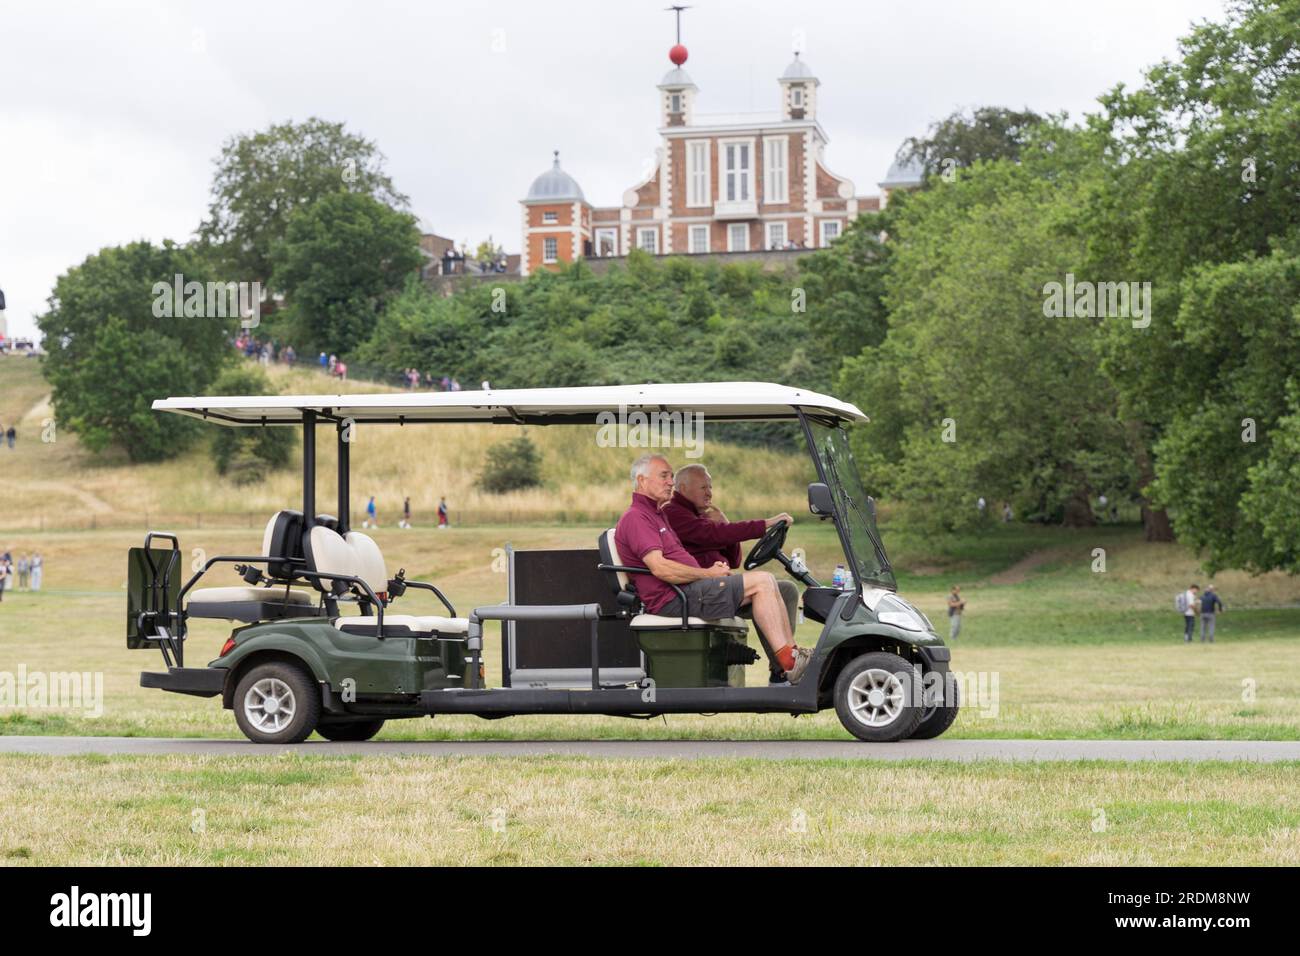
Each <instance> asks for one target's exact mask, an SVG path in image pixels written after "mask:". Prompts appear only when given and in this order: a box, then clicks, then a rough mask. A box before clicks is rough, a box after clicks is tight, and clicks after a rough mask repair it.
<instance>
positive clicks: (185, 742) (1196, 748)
mask: <svg viewBox="0 0 1300 956" xmlns="http://www.w3.org/2000/svg"><path fill="white" fill-rule="evenodd" d="M0 753H33V754H54V755H67V754H86V753H94V754H197V755H204V756H243V755H249V754H256V755H258V756H272V755H275V754H279V753H296V754H302V755H304V756H306V755H313V756H334V755H340V754H357V755H362V756H387V755H397V754H417V755H421V756H430V757H535V756H544V755H562V756H570V757H631V758H638V759H644V758H678V759H697V758H701V757H755V758H761V759H767V760H791V759H804V760H808V759H812V760H826V759H836V760H962V761H966V760H987V759H992V760H1031V761H1050V760H1251V761H1264V762H1273V761H1278V760H1295V761H1300V742H1294V741H1271V740H1267V741H1266V740H958V739H954V740H943V739H939V740H911V741H904V742H902V743H896V744H864V743H859V742H856V741H852V740H472V741H447V740H402V741H397V740H389V741H383V740H380V741H370V742H367V743H334V742H330V741H324V740H311V741H308V742H307V743H303V744H297V745H295V746H268V745H263V744H253V743H249V742H248V741H246V740H200V739H193V738H189V739H185V738H181V739H175V738H162V737H3V736H0Z"/></svg>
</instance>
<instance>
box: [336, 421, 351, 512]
mask: <svg viewBox="0 0 1300 956" xmlns="http://www.w3.org/2000/svg"><path fill="white" fill-rule="evenodd" d="M338 439H339V441H338V444H339V534H347V533H348V531H349V530H350V529H351V527H352V512H351V506H350V504H349V502H350V496H351V490H350V488H349V487H348V480H349V475H350V472H351V470H352V462H351V460H350V458H349V455H348V453H349V451H350V449H351V448H352V425H351V423H350V422H347V421H341V422H339V423H338Z"/></svg>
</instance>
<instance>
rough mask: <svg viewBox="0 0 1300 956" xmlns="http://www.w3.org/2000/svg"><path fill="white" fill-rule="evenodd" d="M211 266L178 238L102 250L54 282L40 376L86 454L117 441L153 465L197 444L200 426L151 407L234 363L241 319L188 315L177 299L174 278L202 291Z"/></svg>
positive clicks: (191, 390) (194, 391) (200, 387)
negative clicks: (232, 341)
mask: <svg viewBox="0 0 1300 956" xmlns="http://www.w3.org/2000/svg"><path fill="white" fill-rule="evenodd" d="M204 268H205V267H204V263H203V261H202V259H201V258H200V257H198V256H196V255H195V254H194V252H193V250H190V249H187V248H184V247H182V246H178V245H176V244H174V243H172V242H164V243H163V245H162V246H154V245H152V244H150V243H148V242H134V243H131V244H130V245H126V246H115V247H109V248H105V249H101V250H100V251H99V252H98V253H96V254H94V255H92V256H90V257H88V258H87V259H86V260H85V261H84V262H83V263H81V265H78V266H73V267H72V268H71V269H69V270H68V271H67V272H65V273H64V274H63V275H61V276H59V278H58V279H57V280H56V281H55V284H54V292H53V294H52V295H51V296H50V299H49V310H48V311H47V312H46V313H45V314H44V315H42V316H40V317H39V318H38V319H37V323H38V324H39V326H40V329H41V333H42V335H43V336H44V340H45V348H46V350H47V352H48V355H47V356H46V359H45V361H44V366H43V371H44V374H45V377H46V379H47V380H48V381H49V383H50V386H51V389H52V394H53V402H54V410H55V414H56V416H57V420H58V422H59V424H60V425H61V426H62V427H63V428H66V429H67V430H69V431H72V432H75V433H76V434H78V435H79V436H80V438H81V441H82V444H84V445H85V446H86V447H87V448H89V449H91V450H92V451H95V452H100V451H103V450H104V449H105V448H107V447H108V446H110V445H118V446H120V447H122V448H123V449H124V450H125V451H126V453H127V454H128V455H129V456H130V458H131V460H132V461H155V460H158V459H161V458H166V457H168V456H170V455H172V454H175V453H176V452H177V451H179V450H180V449H181V448H183V447H184V446H185V445H186V444H187V443H188V442H189V441H191V440H192V439H193V437H194V434H195V427H194V426H195V423H194V422H193V421H190V420H188V419H186V418H183V417H181V416H179V415H161V414H158V413H156V412H154V411H153V410H152V409H151V404H152V402H153V401H154V399H157V398H166V397H167V396H169V395H200V394H202V393H203V391H204V389H206V388H207V386H208V385H209V384H211V383H212V381H213V380H214V379H215V378H216V377H217V374H218V372H219V371H220V369H221V367H222V365H223V363H225V362H226V361H227V360H228V355H229V354H230V349H229V347H228V345H227V342H228V339H229V337H230V336H231V335H233V333H234V330H235V328H236V323H237V320H236V319H235V318H227V319H221V318H204V317H201V316H199V315H190V316H188V317H187V316H186V315H185V314H184V311H185V309H184V301H181V302H173V301H171V297H170V293H171V291H172V290H173V288H174V282H175V277H176V276H177V275H181V276H183V277H184V280H185V282H186V283H199V284H200V285H202V284H204V283H205V282H206V281H207V279H208V277H209V274H208V273H206V272H205V271H204ZM160 292H161V294H160ZM203 298H204V307H205V308H206V297H205V296H204V297H203ZM164 300H165V301H164Z"/></svg>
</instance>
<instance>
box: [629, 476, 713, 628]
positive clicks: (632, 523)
mask: <svg viewBox="0 0 1300 956" xmlns="http://www.w3.org/2000/svg"><path fill="white" fill-rule="evenodd" d="M614 547H616V548H617V549H618V556H619V558H620V560H621V561H622V562H623V564H625V565H627V566H628V567H629V568H645V567H646V563H645V556H646V555H647V554H649V553H650V552H651V551H662V552H663V553H664V557H665V558H667V559H668V560H669V561H676V562H678V563H679V564H685V565H688V566H689V567H696V566H697V565H696V561H695V559H694V558H692V557H691V555H690V552H689V551H687V550H686V549H685V548H683V547H682V543H681V541H679V540H678V538H677V534H676V532H674V531H673V529H672V526H671V525H669V524H668V519H667V518H665V517H664V516H663V513H662V512H661V511H660V510H659V506H658V505H657V504H656V503H655V500H654V499H653V498H650V497H648V496H646V495H643V494H640V493H637V492H633V493H632V507H630V508H628V509H627V511H625V512H623V517H621V518H619V519H618V524H617V525H616V526H615V527H614ZM647 570H648V568H647ZM628 577H629V578H631V579H632V583H633V584H634V585H635V586H636V593H637V594H639V595H640V596H641V600H642V601H643V602H644V603H645V609H646V612H647V613H649V614H658V613H659V610H660V608H662V607H663V606H664V605H665V604H667V603H668V602H669V601H671V600H672V599H673V598H675V597H676V596H677V592H676V591H674V590H673V589H672V586H671V585H669V584H666V583H665V582H663V581H660V580H659V579H658V578H657V577H655V576H654V575H653V574H629V575H628Z"/></svg>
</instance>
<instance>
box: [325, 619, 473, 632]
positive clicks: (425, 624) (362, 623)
mask: <svg viewBox="0 0 1300 956" xmlns="http://www.w3.org/2000/svg"><path fill="white" fill-rule="evenodd" d="M378 623H379V618H378V617H376V616H375V615H374V614H361V615H358V616H357V617H336V618H335V619H334V626H335V627H337V628H338V629H339V630H345V629H347V628H348V627H358V628H367V627H375V626H376V625H377V624H378ZM389 627H405V628H409V629H410V630H412V631H415V632H416V633H417V634H432V633H435V632H436V633H438V634H465V633H466V632H468V631H469V618H467V617H437V616H436V615H428V616H419V615H415V614H385V615H384V629H385V630H387V629H388V628H389Z"/></svg>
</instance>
